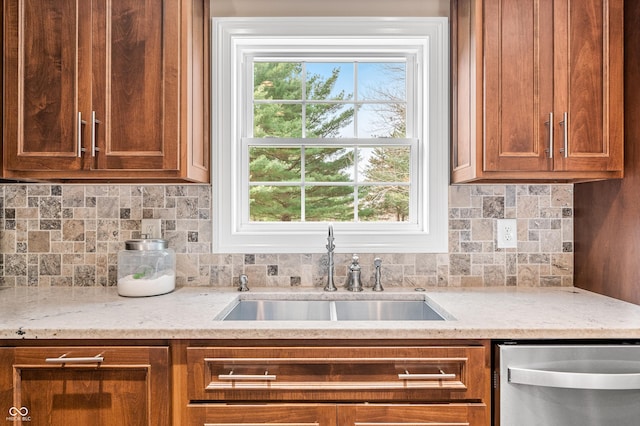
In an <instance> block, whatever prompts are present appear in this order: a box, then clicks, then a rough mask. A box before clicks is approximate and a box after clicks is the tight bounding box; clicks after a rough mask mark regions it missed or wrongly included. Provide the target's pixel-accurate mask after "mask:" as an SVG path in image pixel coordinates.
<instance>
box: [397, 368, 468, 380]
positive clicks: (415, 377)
mask: <svg viewBox="0 0 640 426" xmlns="http://www.w3.org/2000/svg"><path fill="white" fill-rule="evenodd" d="M455 378H456V375H455V374H453V373H445V372H444V371H442V370H440V373H434V374H411V373H409V371H407V370H405V371H404V374H403V373H400V374H398V379H400V380H453V379H455Z"/></svg>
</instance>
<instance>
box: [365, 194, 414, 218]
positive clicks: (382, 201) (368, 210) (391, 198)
mask: <svg viewBox="0 0 640 426" xmlns="http://www.w3.org/2000/svg"><path fill="white" fill-rule="evenodd" d="M358 198H359V201H360V203H359V205H358V218H359V219H360V220H361V221H371V222H408V221H409V219H410V218H409V187H408V186H400V185H388V186H384V185H374V186H365V187H360V188H359V190H358Z"/></svg>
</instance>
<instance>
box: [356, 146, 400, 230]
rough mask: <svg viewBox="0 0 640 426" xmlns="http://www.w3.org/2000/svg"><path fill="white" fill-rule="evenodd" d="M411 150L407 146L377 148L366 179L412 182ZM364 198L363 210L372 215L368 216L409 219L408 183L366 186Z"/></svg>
mask: <svg viewBox="0 0 640 426" xmlns="http://www.w3.org/2000/svg"><path fill="white" fill-rule="evenodd" d="M409 152H410V151H409V149H408V148H406V147H377V148H374V150H373V154H372V156H371V158H370V159H369V165H368V166H367V169H366V170H365V176H366V179H367V180H368V181H372V182H409ZM363 198H364V200H363V204H364V209H363V210H364V211H366V212H369V213H370V215H372V216H371V217H366V219H373V220H395V221H399V222H402V221H405V220H407V219H408V216H409V187H408V186H404V185H402V186H401V185H376V186H369V187H366V191H365V194H364V197H363ZM361 216H364V215H361ZM363 219H365V217H363Z"/></svg>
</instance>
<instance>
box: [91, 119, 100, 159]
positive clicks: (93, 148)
mask: <svg viewBox="0 0 640 426" xmlns="http://www.w3.org/2000/svg"><path fill="white" fill-rule="evenodd" d="M100 123H101V122H100V120H98V119H97V118H96V112H95V111H92V112H91V156H92V157H95V156H96V152H98V151H100V148H98V147H97V146H96V125H98V124H100Z"/></svg>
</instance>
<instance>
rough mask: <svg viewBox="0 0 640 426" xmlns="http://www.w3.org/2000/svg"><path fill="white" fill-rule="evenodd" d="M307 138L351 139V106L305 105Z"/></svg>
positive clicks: (352, 132)
mask: <svg viewBox="0 0 640 426" xmlns="http://www.w3.org/2000/svg"><path fill="white" fill-rule="evenodd" d="M306 107H307V110H306V122H307V128H306V132H307V135H306V137H307V138H338V137H342V138H352V137H353V136H354V129H353V113H354V106H353V105H344V104H307V106H306Z"/></svg>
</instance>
